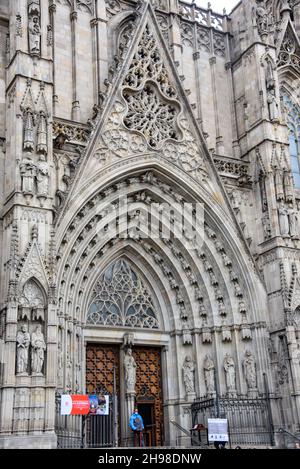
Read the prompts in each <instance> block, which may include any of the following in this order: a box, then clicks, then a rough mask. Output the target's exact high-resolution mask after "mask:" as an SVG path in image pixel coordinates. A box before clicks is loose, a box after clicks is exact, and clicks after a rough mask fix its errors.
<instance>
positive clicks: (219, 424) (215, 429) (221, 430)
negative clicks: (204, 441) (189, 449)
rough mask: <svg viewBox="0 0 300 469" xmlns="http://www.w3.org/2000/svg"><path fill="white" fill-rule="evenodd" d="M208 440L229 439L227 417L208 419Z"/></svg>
mask: <svg viewBox="0 0 300 469" xmlns="http://www.w3.org/2000/svg"><path fill="white" fill-rule="evenodd" d="M208 441H209V442H210V443H211V442H215V441H223V442H228V441H229V434H228V420H227V419H208Z"/></svg>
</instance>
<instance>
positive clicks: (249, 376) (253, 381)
mask: <svg viewBox="0 0 300 469" xmlns="http://www.w3.org/2000/svg"><path fill="white" fill-rule="evenodd" d="M243 369H244V374H245V378H246V382H247V386H248V390H249V391H250V390H253V389H256V388H257V375H256V361H255V357H254V356H253V355H252V353H251V352H250V351H249V350H247V351H246V353H245V358H244V361H243Z"/></svg>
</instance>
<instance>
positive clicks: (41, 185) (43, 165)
mask: <svg viewBox="0 0 300 469" xmlns="http://www.w3.org/2000/svg"><path fill="white" fill-rule="evenodd" d="M36 180H37V195H38V196H40V197H48V195H49V165H48V163H47V161H46V157H45V155H40V160H39V163H38V167H37V176H36Z"/></svg>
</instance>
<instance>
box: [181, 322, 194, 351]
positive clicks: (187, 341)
mask: <svg viewBox="0 0 300 469" xmlns="http://www.w3.org/2000/svg"><path fill="white" fill-rule="evenodd" d="M182 340H183V345H192V344H193V338H192V334H191V329H190V325H189V323H188V321H183V323H182Z"/></svg>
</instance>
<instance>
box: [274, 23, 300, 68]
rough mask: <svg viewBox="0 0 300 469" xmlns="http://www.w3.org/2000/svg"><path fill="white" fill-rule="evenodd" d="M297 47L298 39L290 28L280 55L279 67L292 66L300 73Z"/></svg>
mask: <svg viewBox="0 0 300 469" xmlns="http://www.w3.org/2000/svg"><path fill="white" fill-rule="evenodd" d="M299 52H300V51H299V50H298V47H297V45H296V39H295V37H294V34H293V32H292V31H291V30H290V28H288V29H287V32H286V35H285V37H284V39H283V41H282V44H281V47H280V52H279V54H278V59H277V66H278V67H284V66H286V65H290V66H291V67H292V68H294V69H295V70H296V71H297V72H298V73H299V72H300V56H299Z"/></svg>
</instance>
